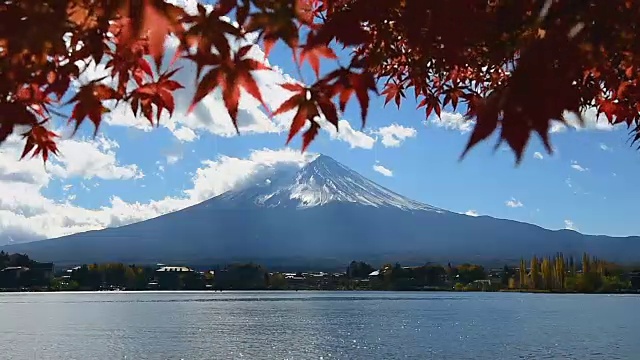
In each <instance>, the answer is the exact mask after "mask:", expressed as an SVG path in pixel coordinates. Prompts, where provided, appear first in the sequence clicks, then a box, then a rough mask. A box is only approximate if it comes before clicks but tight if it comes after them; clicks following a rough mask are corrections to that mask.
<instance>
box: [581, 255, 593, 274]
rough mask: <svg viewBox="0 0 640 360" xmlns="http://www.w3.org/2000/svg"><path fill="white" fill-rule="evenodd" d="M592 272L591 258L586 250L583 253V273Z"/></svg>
mask: <svg viewBox="0 0 640 360" xmlns="http://www.w3.org/2000/svg"><path fill="white" fill-rule="evenodd" d="M589 272H591V260H589V255H588V254H587V253H586V252H585V253H582V273H583V274H587V273H589Z"/></svg>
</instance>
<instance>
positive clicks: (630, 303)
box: [0, 292, 640, 360]
mask: <svg viewBox="0 0 640 360" xmlns="http://www.w3.org/2000/svg"><path fill="white" fill-rule="evenodd" d="M0 359H20V360H25V359H65V360H71V359H78V360H88V359H95V360H102V359H104V360H113V359H134V360H137V359H185V360H187V359H384V360H387V359H456V360H457V359H581V360H584V359H640V297H639V296H632V295H627V296H623V295H616V296H613V295H542V294H510V293H425V292H423V293H408V292H398V293H391V292H222V293H220V292H218V293H213V292H169V293H161V292H153V293H152V292H145V293H127V292H111V293H48V294H47V293H42V294H38V293H25V294H0Z"/></svg>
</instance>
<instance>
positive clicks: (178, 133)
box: [173, 126, 200, 142]
mask: <svg viewBox="0 0 640 360" xmlns="http://www.w3.org/2000/svg"><path fill="white" fill-rule="evenodd" d="M173 135H174V136H175V137H176V139H178V140H180V141H185V142H191V141H194V140H197V139H198V138H200V136H198V134H196V132H195V131H193V130H191V129H190V128H188V127H185V126H181V127H179V128H178V129H176V130H173Z"/></svg>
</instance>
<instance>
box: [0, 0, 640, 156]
mask: <svg viewBox="0 0 640 360" xmlns="http://www.w3.org/2000/svg"><path fill="white" fill-rule="evenodd" d="M229 18H230V19H232V20H233V21H236V22H237V23H238V24H239V26H235V25H233V24H232V23H230V22H229V21H228V20H227V19H229ZM639 19H640V3H639V2H638V1H634V0H608V1H600V0H577V1H573V0H518V1H511V0H468V1H454V0H438V1H427V0H219V1H217V2H215V3H214V7H213V10H211V11H208V10H207V8H206V7H205V6H199V7H198V11H197V13H191V14H188V13H186V12H185V10H184V9H182V8H180V7H177V6H174V5H171V4H169V3H166V2H164V1H162V0H20V1H4V2H2V3H1V4H0V143H1V142H3V141H5V140H6V139H7V137H8V136H9V135H10V134H12V133H13V132H14V131H16V129H17V128H27V129H28V130H27V131H26V132H24V133H23V134H22V136H23V137H24V139H25V148H24V153H23V157H24V156H26V155H28V154H29V153H32V155H33V156H36V155H41V156H42V157H43V158H44V160H45V161H46V160H47V158H48V156H49V154H50V153H54V154H55V153H57V151H58V149H57V146H56V142H55V139H56V136H57V135H56V134H55V133H54V132H52V131H51V127H52V125H51V122H52V119H54V118H63V119H65V120H68V122H69V123H70V124H72V126H74V127H75V129H77V128H78V127H79V126H80V125H81V124H82V123H83V122H85V120H87V119H88V120H89V121H90V122H91V123H92V124H93V126H94V127H95V130H96V131H97V130H98V128H99V125H100V123H101V121H102V118H103V116H104V114H105V113H107V112H108V111H109V107H108V106H107V104H108V102H109V103H113V102H126V103H128V104H130V106H131V109H132V110H133V112H134V113H135V114H137V115H139V116H143V117H144V118H146V119H147V120H148V121H149V122H150V123H151V124H154V123H157V122H158V121H160V115H161V113H162V112H163V111H166V112H167V113H168V114H169V115H171V114H173V111H174V108H175V103H174V96H173V92H174V91H175V90H177V89H180V88H181V87H182V85H181V84H179V83H178V82H176V81H175V80H173V79H172V77H173V75H175V73H176V72H177V71H181V69H180V68H172V67H171V66H170V67H169V68H165V69H162V68H160V66H161V61H160V60H161V59H162V56H163V54H164V50H165V49H164V44H165V40H166V38H167V37H168V36H172V37H175V38H176V39H178V41H179V46H178V52H177V54H176V57H182V58H184V59H186V60H188V61H192V62H194V63H195V65H196V67H197V69H198V71H197V74H196V76H197V77H198V85H197V89H196V91H195V96H194V98H193V102H192V104H191V109H193V107H194V106H195V105H196V104H197V103H198V102H199V101H200V100H202V99H203V98H204V97H206V96H207V95H208V94H209V93H211V92H212V91H214V90H216V89H218V88H220V90H221V93H222V97H223V101H224V104H225V106H226V108H227V109H228V111H229V115H230V117H231V119H232V120H233V121H234V124H236V116H237V113H238V103H239V99H240V97H241V96H247V95H248V96H252V97H254V98H255V99H257V100H258V101H259V102H260V103H262V104H263V107H264V108H265V110H266V111H267V112H268V113H269V114H272V115H278V114H281V113H285V112H289V111H292V112H295V115H294V117H293V122H292V124H291V129H290V133H289V136H288V140H287V141H290V140H291V139H292V138H293V137H294V136H296V135H297V134H298V133H299V132H300V131H302V130H303V129H306V130H305V132H304V134H303V135H302V136H303V149H304V148H306V147H307V146H308V145H309V143H310V142H311V141H312V140H313V139H314V137H315V136H316V134H317V133H318V130H319V128H320V125H319V123H318V119H319V118H321V117H323V118H325V119H326V120H327V121H328V122H330V123H331V124H333V125H335V126H336V127H337V126H338V118H339V116H340V115H339V114H340V113H341V112H344V111H345V107H346V106H347V103H348V102H349V101H350V100H351V99H352V98H353V99H355V100H354V101H355V102H357V103H358V104H359V106H360V109H361V116H362V119H361V120H362V122H363V124H364V122H365V121H366V118H367V110H368V107H369V99H370V96H371V95H372V94H373V95H374V96H375V95H377V94H378V89H379V90H380V95H382V96H384V97H385V102H386V103H390V102H392V103H393V104H395V105H396V106H398V107H400V106H401V105H402V103H403V101H405V99H406V97H408V96H413V97H414V98H415V100H416V101H417V103H418V108H422V109H424V112H425V115H426V117H429V116H430V115H431V114H435V115H437V116H440V114H441V112H442V111H443V109H444V108H450V109H452V110H455V109H457V108H459V107H462V106H463V107H464V108H465V109H466V116H467V118H468V119H469V121H472V120H473V121H475V127H474V131H473V132H472V134H471V136H470V139H469V142H468V145H467V148H466V150H465V153H466V151H468V150H469V149H470V148H471V147H473V146H474V145H475V144H477V143H478V142H480V141H482V140H485V139H487V138H488V137H489V136H490V135H491V134H493V133H494V132H495V131H499V135H500V142H503V141H504V142H506V143H507V144H508V145H509V146H510V147H511V148H512V149H513V151H514V152H515V154H516V155H517V158H518V160H519V159H520V157H521V155H522V153H523V151H524V149H525V147H526V145H527V143H528V141H529V139H530V137H531V135H532V134H533V133H535V134H537V135H538V136H539V137H540V138H541V139H542V141H543V143H544V144H545V146H546V147H547V150H548V151H551V146H550V143H549V137H548V133H549V129H550V124H551V121H553V120H558V121H563V113H565V111H570V112H575V113H577V114H580V113H581V112H582V111H583V110H584V109H586V108H588V107H595V108H597V110H598V113H604V114H605V115H606V118H607V119H608V121H609V122H611V123H612V124H618V123H625V124H626V125H627V126H629V127H630V128H631V134H632V140H633V141H636V140H638V139H640V116H639V114H640V112H639V111H640V84H639V83H638V81H639V79H640V72H639V71H638V70H639V69H640V37H638V36H637V31H638V29H639V28H640V23H639V22H640V20H639ZM248 32H257V33H258V34H259V35H260V36H259V41H260V42H261V43H262V45H263V48H264V49H265V53H266V54H267V55H268V54H269V52H270V51H271V49H272V47H273V45H274V44H275V43H276V42H282V43H284V44H286V45H287V46H288V47H289V48H291V50H292V56H293V58H294V59H295V60H296V62H297V63H298V64H302V63H308V64H309V65H310V66H311V68H312V70H313V71H314V73H315V74H316V80H315V81H314V82H312V83H309V84H304V83H302V82H299V83H295V84H291V83H289V84H281V86H282V87H284V88H285V89H287V90H289V91H290V92H292V96H291V98H289V99H288V100H286V101H285V102H284V103H283V104H281V105H280V106H279V108H277V109H268V108H267V106H266V104H264V101H263V100H262V95H261V93H260V90H259V88H258V86H257V84H256V82H255V80H254V78H253V74H252V73H253V72H254V71H256V70H263V69H265V68H266V66H265V65H264V63H262V62H259V61H256V60H252V59H250V58H247V56H246V55H247V52H248V51H249V49H250V46H244V47H240V48H239V49H234V47H233V46H231V44H232V42H233V41H234V40H235V39H237V38H242V37H244V35H245V34H246V33H248ZM342 48H348V49H350V50H352V52H351V55H350V57H349V59H348V60H349V61H347V62H345V61H344V59H342V61H339V60H338V59H337V56H336V53H335V51H334V50H336V49H342ZM90 60H93V61H95V62H96V63H103V64H105V65H106V67H107V69H108V70H109V72H110V76H111V77H112V78H113V80H114V81H112V82H110V83H112V85H105V83H104V82H103V81H101V80H103V79H91V80H90V81H87V82H85V83H80V84H79V85H75V84H77V83H78V80H79V79H80V75H81V71H82V70H83V69H84V66H83V65H84V64H86V63H87V62H89V61H90ZM321 63H322V64H325V63H328V64H333V67H332V68H331V67H329V68H328V66H327V65H323V66H322V67H321V66H320V64H321ZM242 92H244V93H245V94H244V95H243V93H242ZM65 108H68V109H71V110H70V111H71V114H64V113H61V112H60V111H59V110H60V109H65ZM154 119H155V120H154ZM307 125H308V126H307ZM236 128H237V125H236Z"/></svg>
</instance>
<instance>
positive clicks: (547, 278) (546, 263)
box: [541, 257, 553, 290]
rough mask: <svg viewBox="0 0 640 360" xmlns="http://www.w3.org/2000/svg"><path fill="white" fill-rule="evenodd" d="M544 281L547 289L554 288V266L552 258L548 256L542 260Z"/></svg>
mask: <svg viewBox="0 0 640 360" xmlns="http://www.w3.org/2000/svg"><path fill="white" fill-rule="evenodd" d="M541 268H542V282H543V284H544V285H543V286H544V288H545V289H546V290H552V289H553V268H552V265H551V259H549V258H548V257H546V258H544V259H543V260H542V266H541Z"/></svg>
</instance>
